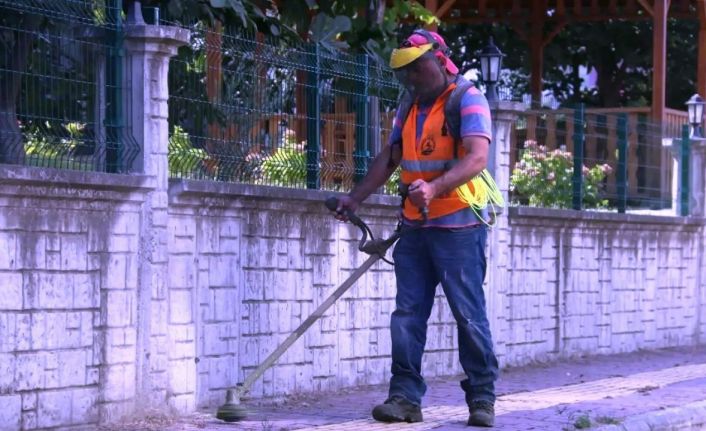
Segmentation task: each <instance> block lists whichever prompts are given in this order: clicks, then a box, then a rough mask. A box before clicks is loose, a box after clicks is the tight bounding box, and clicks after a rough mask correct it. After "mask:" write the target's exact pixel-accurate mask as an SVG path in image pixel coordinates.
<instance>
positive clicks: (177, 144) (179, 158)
mask: <svg viewBox="0 0 706 431" xmlns="http://www.w3.org/2000/svg"><path fill="white" fill-rule="evenodd" d="M167 160H168V161H169V176H170V177H185V178H194V177H195V178H204V177H209V175H208V173H207V172H206V169H205V163H206V161H207V160H208V153H207V152H206V151H204V150H203V149H201V148H194V147H193V145H192V144H191V139H189V134H188V133H186V132H185V131H184V129H182V128H181V127H179V126H174V131H173V133H172V135H171V136H170V137H169V148H168V154H167ZM212 179H214V178H212Z"/></svg>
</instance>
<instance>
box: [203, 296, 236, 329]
mask: <svg viewBox="0 0 706 431" xmlns="http://www.w3.org/2000/svg"><path fill="white" fill-rule="evenodd" d="M209 291H210V292H211V295H212V297H213V299H212V301H211V307H213V309H214V316H213V318H214V320H216V321H219V322H224V321H225V322H231V321H233V320H235V314H236V308H237V307H236V303H237V300H238V297H237V295H238V291H237V290H236V289H225V288H219V289H209Z"/></svg>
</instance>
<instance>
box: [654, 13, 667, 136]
mask: <svg viewBox="0 0 706 431" xmlns="http://www.w3.org/2000/svg"><path fill="white" fill-rule="evenodd" d="M652 10H653V12H654V15H653V16H652V23H653V28H652V119H653V120H654V121H655V122H657V123H662V121H663V120H664V102H665V80H666V76H667V12H668V10H669V0H654V8H653V9H652Z"/></svg>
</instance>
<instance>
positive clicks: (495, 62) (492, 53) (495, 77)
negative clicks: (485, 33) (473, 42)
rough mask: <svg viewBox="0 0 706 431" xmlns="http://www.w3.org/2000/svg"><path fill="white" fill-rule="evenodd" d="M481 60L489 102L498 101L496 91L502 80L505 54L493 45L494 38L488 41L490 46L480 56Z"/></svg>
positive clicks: (481, 70)
mask: <svg viewBox="0 0 706 431" xmlns="http://www.w3.org/2000/svg"><path fill="white" fill-rule="evenodd" d="M478 57H479V59H480V74H481V78H482V79H483V83H484V84H485V85H487V90H486V92H485V93H486V97H487V98H488V101H489V102H491V101H493V102H494V101H497V100H498V94H497V90H496V89H495V84H496V83H497V82H498V81H499V80H500V70H501V68H502V64H503V57H505V54H503V53H502V52H501V51H500V50H499V49H498V47H497V46H495V44H494V43H493V38H492V36H491V38H490V40H489V41H488V46H486V47H485V48H483V50H482V51H481V52H480V54H478Z"/></svg>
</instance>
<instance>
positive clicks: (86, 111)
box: [0, 0, 139, 172]
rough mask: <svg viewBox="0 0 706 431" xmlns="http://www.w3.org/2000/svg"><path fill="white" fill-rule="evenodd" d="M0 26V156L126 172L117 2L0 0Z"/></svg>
mask: <svg viewBox="0 0 706 431" xmlns="http://www.w3.org/2000/svg"><path fill="white" fill-rule="evenodd" d="M47 20H50V22H51V25H46V22H47ZM0 32H1V33H2V34H3V44H4V47H0V163H8V164H19V165H30V166H39V167H50V168H59V169H75V170H89V171H104V172H128V171H129V170H130V169H131V166H132V161H133V160H134V159H135V157H136V156H137V154H138V153H139V148H138V145H137V143H136V141H135V140H134V139H133V138H132V135H131V134H130V133H128V132H127V130H128V126H129V124H128V123H129V117H130V115H129V114H130V109H131V107H130V106H129V105H128V104H127V101H126V97H125V91H124V89H125V88H126V87H127V84H128V82H129V81H128V78H127V77H129V72H130V71H129V70H126V67H127V66H126V64H129V62H126V61H125V57H124V51H123V49H122V40H123V36H124V34H123V17H122V10H121V8H120V6H119V2H116V1H101V2H95V1H92V0H71V1H60V0H57V1H53V2H36V1H35V2H27V1H22V2H19V1H4V0H0Z"/></svg>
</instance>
